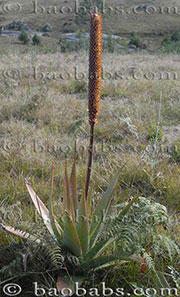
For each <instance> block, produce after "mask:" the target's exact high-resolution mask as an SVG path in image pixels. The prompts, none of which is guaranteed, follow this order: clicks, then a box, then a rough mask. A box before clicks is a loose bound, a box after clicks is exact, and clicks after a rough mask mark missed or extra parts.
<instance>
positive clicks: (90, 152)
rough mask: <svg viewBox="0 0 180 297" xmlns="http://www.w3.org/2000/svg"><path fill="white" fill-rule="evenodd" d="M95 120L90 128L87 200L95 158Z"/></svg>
mask: <svg viewBox="0 0 180 297" xmlns="http://www.w3.org/2000/svg"><path fill="white" fill-rule="evenodd" d="M94 124H95V123H94V122H92V123H91V129H90V131H91V132H90V133H91V134H90V144H89V150H88V152H89V160H88V167H87V177H86V186H85V199H86V200H87V196H88V189H89V182H90V177H91V168H92V159H93V142H94Z"/></svg>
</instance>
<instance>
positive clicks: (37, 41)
mask: <svg viewBox="0 0 180 297" xmlns="http://www.w3.org/2000/svg"><path fill="white" fill-rule="evenodd" d="M32 42H33V45H39V44H40V43H41V38H40V36H38V35H36V34H35V35H34V36H33V38H32Z"/></svg>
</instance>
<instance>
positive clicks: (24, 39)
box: [18, 31, 30, 44]
mask: <svg viewBox="0 0 180 297" xmlns="http://www.w3.org/2000/svg"><path fill="white" fill-rule="evenodd" d="M18 39H19V40H20V41H22V42H23V43H24V44H27V43H28V42H29V40H30V39H29V36H28V34H27V33H26V32H25V31H21V34H20V35H19V37H18Z"/></svg>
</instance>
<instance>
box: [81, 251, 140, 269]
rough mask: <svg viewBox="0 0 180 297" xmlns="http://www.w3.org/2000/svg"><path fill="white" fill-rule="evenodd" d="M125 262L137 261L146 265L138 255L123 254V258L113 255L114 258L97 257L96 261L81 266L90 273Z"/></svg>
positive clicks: (91, 260) (92, 260) (89, 261)
mask: <svg viewBox="0 0 180 297" xmlns="http://www.w3.org/2000/svg"><path fill="white" fill-rule="evenodd" d="M122 261H123V262H125V261H136V262H138V263H141V264H142V263H144V259H143V258H142V257H140V256H138V255H128V254H123V255H121V256H118V255H112V256H102V257H97V258H95V259H90V260H88V261H86V262H84V263H83V264H82V265H81V268H82V269H84V270H85V271H86V270H87V271H89V270H91V269H95V270H97V269H100V268H102V267H103V266H104V265H106V266H111V265H114V264H116V263H118V262H122Z"/></svg>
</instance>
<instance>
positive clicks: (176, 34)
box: [171, 31, 180, 41]
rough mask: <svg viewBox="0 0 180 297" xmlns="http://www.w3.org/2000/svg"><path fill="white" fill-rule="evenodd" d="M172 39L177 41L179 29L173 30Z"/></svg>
mask: <svg viewBox="0 0 180 297" xmlns="http://www.w3.org/2000/svg"><path fill="white" fill-rule="evenodd" d="M171 40H172V41H179V40H180V31H175V32H173V33H172V35H171Z"/></svg>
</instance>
